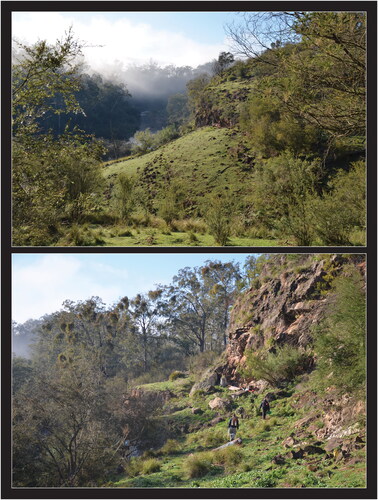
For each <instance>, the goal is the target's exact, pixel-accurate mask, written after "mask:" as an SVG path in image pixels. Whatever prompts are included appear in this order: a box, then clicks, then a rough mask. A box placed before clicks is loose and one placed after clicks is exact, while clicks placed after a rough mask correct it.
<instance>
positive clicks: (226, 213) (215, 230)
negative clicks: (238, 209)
mask: <svg viewBox="0 0 378 500" xmlns="http://www.w3.org/2000/svg"><path fill="white" fill-rule="evenodd" d="M230 213H231V211H230V206H229V203H228V200H226V199H224V198H221V197H219V196H213V197H212V199H211V200H210V203H209V205H208V207H206V210H205V220H206V223H207V225H208V228H209V232H210V234H211V235H212V236H213V237H214V240H215V243H216V244H217V245H220V246H225V245H226V244H227V242H228V241H229V237H230V236H231V224H230Z"/></svg>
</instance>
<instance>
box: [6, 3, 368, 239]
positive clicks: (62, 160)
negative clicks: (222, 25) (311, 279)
mask: <svg viewBox="0 0 378 500" xmlns="http://www.w3.org/2000/svg"><path fill="white" fill-rule="evenodd" d="M269 23H270V24H269ZM267 26H269V29H267ZM267 33H269V36H268V35H267ZM230 35H231V37H232V39H233V40H234V42H235V46H236V49H235V50H236V51H238V52H239V53H242V54H243V55H244V59H243V60H235V58H234V56H233V55H232V54H230V53H221V54H220V55H219V57H218V59H217V60H215V61H214V63H213V67H212V74H209V73H208V72H207V73H206V72H204V73H202V74H198V72H197V73H195V72H194V71H190V69H189V68H181V70H180V68H176V69H175V68H171V67H169V68H167V70H166V76H167V78H166V79H165V80H164V79H163V78H162V77H161V76H162V72H161V71H160V72H159V71H157V68H155V70H156V71H155V73H156V76H155V78H157V80H156V81H159V82H166V86H167V89H168V88H171V87H170V85H172V82H175V81H176V80H180V79H181V80H180V81H184V80H183V79H185V78H187V79H189V78H190V76H193V75H195V77H194V78H192V79H189V81H188V82H187V84H186V92H181V93H180V92H179V93H177V91H174V92H172V94H171V95H165V96H164V99H162V98H161V100H160V101H159V102H158V100H155V101H154V104H153V103H151V105H150V107H148V106H147V108H148V109H147V111H146V110H143V107H146V106H145V105H146V101H144V102H143V101H142V103H141V101H140V99H141V98H140V97H138V99H139V100H138V99H136V100H135V101H133V99H132V98H130V95H129V92H128V90H127V87H126V86H127V81H126V86H125V83H124V82H123V83H119V82H115V81H114V82H112V81H108V80H106V79H105V78H102V77H101V76H99V75H97V76H89V75H86V74H83V73H82V72H81V71H80V70H79V69H78V68H77V67H76V66H75V61H76V58H77V56H78V55H80V51H81V47H80V45H79V44H78V43H77V42H76V41H75V39H74V37H73V35H72V33H69V34H68V35H67V37H66V39H65V40H63V41H61V42H57V44H56V45H55V46H48V45H47V44H46V43H45V42H38V43H37V44H35V45H34V46H33V47H23V50H24V53H25V57H24V58H23V59H20V60H19V62H17V63H16V64H15V65H14V70H13V71H14V76H13V112H14V127H13V130H14V142H13V165H14V166H13V207H14V209H13V229H14V231H13V241H14V243H15V244H17V245H78V246H83V245H119V246H128V245H148V246H151V245H166V246H169V245H182V244H184V245H202V246H208V245H213V244H216V245H222V246H224V245H254V246H258V245H259V244H261V245H266V244H270V245H272V246H273V245H276V244H285V245H302V246H310V245H364V244H365V226H366V207H365V184H366V182H365V180H366V169H365V149H366V140H365V139H366V130H365V103H366V99H365V94H366V84H365V81H366V66H365V56H366V19H365V15H364V14H363V13H359V12H337V13H336V12H312V13H311V12H310V13H302V12H293V13H257V14H251V13H248V14H246V15H245V16H244V21H243V22H242V23H241V24H240V25H239V26H238V27H233V28H230ZM256 40H257V41H259V47H260V50H258V52H256V49H255V47H256V46H257V44H256ZM245 57H247V58H245ZM150 70H151V68H150V69H148V68H146V71H150ZM140 74H142V73H140ZM47 82H48V85H46V83H47ZM173 88H174V85H173V86H172V89H173ZM160 94H161V93H160ZM160 97H161V96H160ZM142 111H143V112H142ZM83 113H84V114H83ZM148 116H149V117H150V119H151V126H150V125H148V121H147V122H146V117H148ZM154 117H155V118H156V119H155V118H154ZM159 120H160V122H159V123H158V121H159ZM142 122H144V123H142ZM74 125H75V126H78V127H80V128H81V129H83V130H85V133H83V132H80V131H79V129H78V128H75V127H74ZM50 127H51V130H50ZM138 128H140V130H137V129H138ZM157 128H158V129H159V130H157ZM88 133H89V134H94V135H92V136H88V135H87V134H88ZM132 134H134V138H133V141H132V142H130V143H128V145H125V140H127V139H128V138H129V136H130V135H132ZM95 137H97V139H96V138H95ZM100 137H101V138H103V139H104V140H105V144H106V146H107V147H108V153H107V155H108V156H107V158H109V155H110V156H111V157H117V159H116V160H114V161H108V162H105V163H102V164H101V163H100V161H101V160H104V159H106V156H105V154H106V151H105V149H104V142H101V143H100V142H99V140H98V139H99V138H100ZM109 151H111V153H109ZM122 153H123V154H124V155H128V156H127V157H125V158H118V157H119V156H120V155H121V154H122ZM130 154H131V155H132V156H131V157H130V156H129V155H130ZM127 179H128V180H127ZM175 233H178V234H175ZM181 233H185V234H181ZM171 234H173V237H172V238H167V237H165V236H170V235H171Z"/></svg>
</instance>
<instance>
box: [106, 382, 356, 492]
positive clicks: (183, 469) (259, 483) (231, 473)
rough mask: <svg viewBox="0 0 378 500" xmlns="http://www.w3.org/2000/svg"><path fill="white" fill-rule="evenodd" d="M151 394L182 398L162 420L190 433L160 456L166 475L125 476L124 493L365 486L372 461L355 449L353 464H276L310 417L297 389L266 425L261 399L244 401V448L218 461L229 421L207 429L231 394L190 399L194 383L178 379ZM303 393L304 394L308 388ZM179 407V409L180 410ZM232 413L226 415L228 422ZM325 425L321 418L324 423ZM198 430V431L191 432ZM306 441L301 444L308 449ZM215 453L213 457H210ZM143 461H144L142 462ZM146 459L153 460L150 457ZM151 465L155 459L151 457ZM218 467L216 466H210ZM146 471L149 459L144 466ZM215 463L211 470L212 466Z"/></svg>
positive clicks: (312, 457)
mask: <svg viewBox="0 0 378 500" xmlns="http://www.w3.org/2000/svg"><path fill="white" fill-rule="evenodd" d="M144 387H145V388H146V389H148V390H167V389H169V390H170V391H172V392H174V393H176V395H177V397H175V398H173V400H170V401H169V402H168V403H167V408H166V410H167V411H168V413H169V405H174V406H173V407H172V410H176V411H173V413H169V414H168V416H163V417H161V418H163V419H164V418H169V419H170V421H172V422H174V423H176V424H184V423H186V424H187V425H188V426H189V431H188V433H187V434H186V435H185V436H183V437H181V438H179V439H178V442H177V443H176V449H174V447H173V448H172V449H171V450H170V451H167V450H165V451H164V448H162V450H161V451H160V452H157V453H155V458H154V460H155V462H157V464H158V468H159V469H160V470H158V471H156V472H151V473H144V474H143V473H140V474H138V475H136V476H134V477H128V476H127V474H126V475H125V474H123V475H121V476H119V477H117V478H115V479H114V481H113V482H112V483H111V484H110V486H112V487H119V488H135V487H142V488H166V487H170V488H172V487H175V488H265V487H277V488H298V487H310V488H311V487H313V488H341V487H343V488H357V487H358V488H361V487H365V474H366V459H365V449H359V450H354V452H353V453H352V457H349V458H348V460H350V459H351V458H352V461H349V462H348V461H347V460H341V461H337V460H336V459H335V458H334V457H333V456H332V455H329V454H328V455H326V454H321V455H317V454H307V455H305V456H304V458H302V459H292V458H290V459H286V460H285V463H284V464H281V465H277V464H275V463H273V462H272V459H273V457H275V456H277V455H285V454H287V452H288V451H289V449H287V448H285V447H284V446H283V444H282V441H283V440H284V439H285V438H287V437H288V436H289V435H290V434H291V433H292V432H294V434H295V433H296V431H295V427H294V423H295V422H296V421H298V420H299V419H300V418H303V417H304V416H307V415H308V410H307V413H306V411H305V410H303V409H298V408H297V405H296V399H297V397H298V393H297V392H295V389H292V390H291V391H288V392H287V395H286V397H282V396H281V397H279V398H278V399H277V400H275V401H274V402H273V403H272V404H271V409H272V412H271V415H269V416H268V417H267V420H266V421H265V422H264V421H262V420H261V417H260V416H259V414H258V411H257V408H258V405H259V403H260V400H261V396H257V397H256V398H255V400H254V401H253V402H252V401H251V397H250V396H249V395H248V396H242V397H240V398H238V400H237V401H236V403H235V407H243V408H244V410H245V411H246V414H247V416H246V418H243V419H241V420H240V422H241V425H240V429H239V432H238V437H241V438H242V440H243V444H242V446H240V447H236V446H232V447H229V448H228V449H227V450H228V451H227V452H226V453H225V454H223V455H218V456H216V458H214V454H213V453H211V450H214V448H216V447H218V446H220V445H222V444H224V443H225V442H226V441H227V432H226V421H223V422H220V423H219V424H217V425H215V426H213V427H202V428H199V427H201V423H202V424H206V423H208V422H209V421H210V420H211V419H212V418H214V417H215V416H216V413H215V412H214V411H212V410H210V409H209V406H208V402H209V400H211V399H214V397H216V396H220V397H227V396H229V391H228V389H222V388H219V391H218V392H217V393H216V394H212V395H203V394H199V395H198V396H196V397H192V398H189V396H188V391H189V390H190V387H191V383H190V380H188V379H178V380H176V381H174V382H163V383H160V384H148V385H146V386H144ZM302 390H303V389H302ZM190 406H191V407H198V408H201V409H202V410H203V413H202V414H196V415H195V414H193V413H192V412H191V409H190ZM177 407H178V408H179V409H178V410H177ZM228 415H229V412H228V413H225V414H224V417H225V418H227V417H228ZM319 425H321V418H320V419H319ZM190 426H192V430H190ZM305 441H306V444H311V443H312V442H314V437H313V436H311V433H310V432H309V433H308V437H307V438H306V439H305ZM303 444H305V443H304V440H302V442H301V445H302V446H303ZM209 452H210V453H209ZM138 460H141V459H138ZM145 460H148V459H147V458H146V459H145ZM149 460H151V458H149ZM193 460H196V461H197V462H202V463H205V464H206V463H207V465H206V466H205V470H204V475H203V476H199V477H190V473H189V471H190V470H193V468H192V469H191V468H190V467H188V463H189V462H190V461H193ZM209 461H210V462H212V463H211V464H210V462H209ZM140 464H141V467H142V464H143V459H142V460H141V461H140ZM209 464H210V465H209Z"/></svg>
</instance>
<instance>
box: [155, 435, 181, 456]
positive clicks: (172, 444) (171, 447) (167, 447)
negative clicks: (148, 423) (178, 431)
mask: <svg viewBox="0 0 378 500" xmlns="http://www.w3.org/2000/svg"><path fill="white" fill-rule="evenodd" d="M180 448H181V445H180V443H179V442H178V441H177V440H176V439H168V440H167V441H166V443H165V444H164V445H163V446H162V447H161V448H160V453H162V454H163V455H171V454H172V453H177V452H178V451H179V450H180Z"/></svg>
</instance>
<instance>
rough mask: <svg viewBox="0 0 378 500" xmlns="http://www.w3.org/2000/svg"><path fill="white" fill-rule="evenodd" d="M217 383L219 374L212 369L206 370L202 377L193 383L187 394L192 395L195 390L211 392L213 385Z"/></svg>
mask: <svg viewBox="0 0 378 500" xmlns="http://www.w3.org/2000/svg"><path fill="white" fill-rule="evenodd" d="M218 384H219V375H218V374H217V373H216V372H214V371H207V372H206V373H205V375H204V376H203V377H202V379H201V380H200V381H199V382H197V383H196V384H194V385H193V387H192V388H191V390H190V393H189V396H193V394H194V393H195V392H196V391H200V390H201V391H204V392H213V391H214V390H215V388H214V386H215V385H218Z"/></svg>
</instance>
